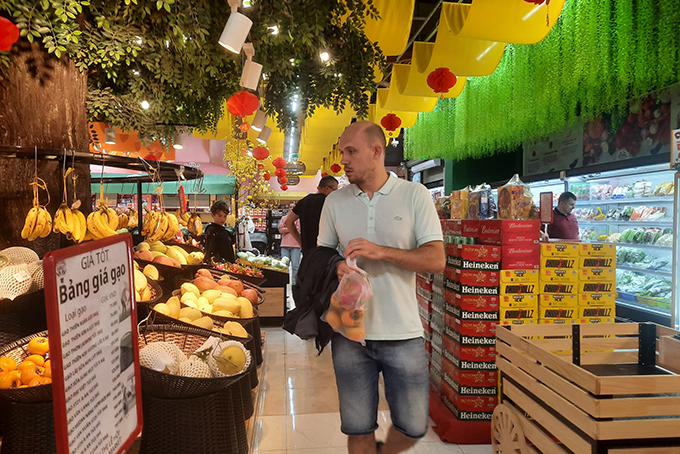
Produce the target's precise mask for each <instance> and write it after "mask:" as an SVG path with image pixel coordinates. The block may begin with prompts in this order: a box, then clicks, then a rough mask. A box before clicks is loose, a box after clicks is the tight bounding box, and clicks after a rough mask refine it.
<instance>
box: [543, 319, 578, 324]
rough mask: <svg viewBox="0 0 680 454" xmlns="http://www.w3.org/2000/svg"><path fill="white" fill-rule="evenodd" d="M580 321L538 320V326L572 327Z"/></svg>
mask: <svg viewBox="0 0 680 454" xmlns="http://www.w3.org/2000/svg"><path fill="white" fill-rule="evenodd" d="M580 322H581V321H580V320H579V319H577V318H539V319H538V324H539V325H574V324H576V323H580Z"/></svg>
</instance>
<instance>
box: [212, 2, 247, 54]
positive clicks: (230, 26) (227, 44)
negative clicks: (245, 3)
mask: <svg viewBox="0 0 680 454" xmlns="http://www.w3.org/2000/svg"><path fill="white" fill-rule="evenodd" d="M238 4H239V2H238V0H236V1H234V0H230V1H229V5H230V6H231V15H230V16H229V20H228V21H227V25H225V26H224V30H223V31H222V36H220V40H219V43H220V45H221V46H222V47H224V48H225V49H227V50H228V51H229V52H233V53H235V54H239V53H241V48H242V47H243V43H245V42H246V37H247V36H248V32H249V31H250V27H252V26H253V21H251V20H250V19H248V18H247V17H246V16H244V15H243V14H241V13H239V12H238V11H237V8H238Z"/></svg>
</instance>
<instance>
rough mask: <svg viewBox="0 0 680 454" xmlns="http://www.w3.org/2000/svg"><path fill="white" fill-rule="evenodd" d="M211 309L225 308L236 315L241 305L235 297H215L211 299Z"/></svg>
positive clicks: (219, 309)
mask: <svg viewBox="0 0 680 454" xmlns="http://www.w3.org/2000/svg"><path fill="white" fill-rule="evenodd" d="M213 310H215V311H221V310H225V311H229V312H231V313H232V314H236V315H238V314H239V313H240V312H241V305H240V304H239V302H238V301H237V300H235V299H231V298H217V299H216V300H215V301H213Z"/></svg>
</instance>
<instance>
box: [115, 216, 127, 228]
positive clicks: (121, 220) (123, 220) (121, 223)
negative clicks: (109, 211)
mask: <svg viewBox="0 0 680 454" xmlns="http://www.w3.org/2000/svg"><path fill="white" fill-rule="evenodd" d="M129 223H130V218H128V215H127V214H121V215H120V216H118V228H119V229H124V228H127V226H128V224H129Z"/></svg>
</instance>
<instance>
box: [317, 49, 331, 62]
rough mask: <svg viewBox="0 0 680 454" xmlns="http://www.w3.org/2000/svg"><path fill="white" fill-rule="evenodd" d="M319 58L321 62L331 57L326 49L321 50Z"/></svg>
mask: <svg viewBox="0 0 680 454" xmlns="http://www.w3.org/2000/svg"><path fill="white" fill-rule="evenodd" d="M319 58H320V59H321V61H322V62H324V63H326V62H327V61H328V60H330V59H331V54H329V53H328V51H325V50H324V51H322V52H321V53H320V54H319Z"/></svg>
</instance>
